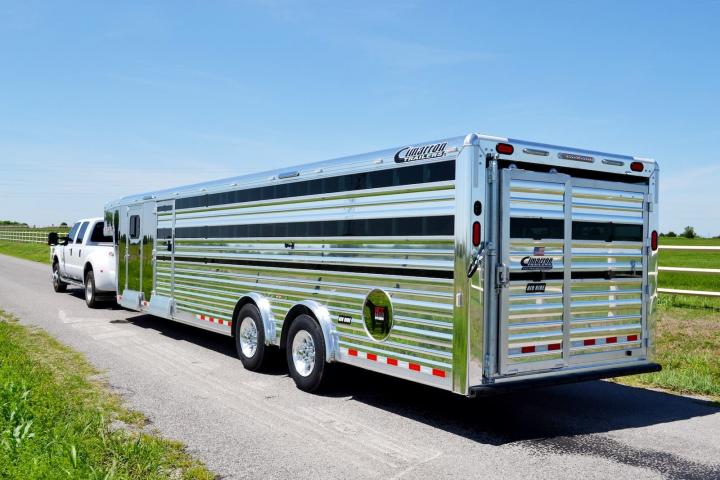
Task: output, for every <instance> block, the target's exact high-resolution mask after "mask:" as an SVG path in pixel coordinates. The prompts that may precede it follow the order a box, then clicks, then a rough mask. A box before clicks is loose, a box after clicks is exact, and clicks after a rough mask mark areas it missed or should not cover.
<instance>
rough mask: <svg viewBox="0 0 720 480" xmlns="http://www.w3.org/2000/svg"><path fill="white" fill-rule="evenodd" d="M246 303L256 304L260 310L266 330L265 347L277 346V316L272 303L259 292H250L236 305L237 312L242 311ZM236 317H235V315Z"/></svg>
mask: <svg viewBox="0 0 720 480" xmlns="http://www.w3.org/2000/svg"><path fill="white" fill-rule="evenodd" d="M246 303H254V304H255V306H256V307H257V308H258V310H260V316H261V317H262V321H263V328H264V329H265V345H277V335H276V333H275V316H274V315H273V313H272V308H271V306H270V301H269V300H268V299H267V298H266V297H265V296H263V295H261V294H259V293H257V292H250V293H248V294H246V295H244V296H243V297H242V298H241V299H240V300H239V301H238V302H237V304H236V305H235V312H234V314H235V315H236V314H237V312H239V311H240V309H241V308H242V307H243V306H244V305H245V304H246ZM233 317H234V315H233Z"/></svg>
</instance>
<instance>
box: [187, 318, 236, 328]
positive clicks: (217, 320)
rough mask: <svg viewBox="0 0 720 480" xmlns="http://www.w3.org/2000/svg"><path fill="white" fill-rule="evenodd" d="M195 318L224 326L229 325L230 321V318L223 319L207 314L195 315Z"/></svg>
mask: <svg viewBox="0 0 720 480" xmlns="http://www.w3.org/2000/svg"><path fill="white" fill-rule="evenodd" d="M195 318H197V319H198V320H202V321H203V322H210V323H217V324H218V325H223V326H226V327H231V326H232V322H231V321H230V320H223V319H222V318H216V317H209V316H207V315H195Z"/></svg>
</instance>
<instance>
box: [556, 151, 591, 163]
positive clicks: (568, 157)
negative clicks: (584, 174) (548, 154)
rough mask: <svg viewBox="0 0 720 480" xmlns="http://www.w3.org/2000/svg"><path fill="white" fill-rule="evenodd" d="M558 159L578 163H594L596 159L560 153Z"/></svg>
mask: <svg viewBox="0 0 720 480" xmlns="http://www.w3.org/2000/svg"><path fill="white" fill-rule="evenodd" d="M558 157H559V158H562V159H563V160H574V161H576V162H585V163H593V162H594V161H595V159H594V158H593V157H590V156H588V155H578V154H577V153H558Z"/></svg>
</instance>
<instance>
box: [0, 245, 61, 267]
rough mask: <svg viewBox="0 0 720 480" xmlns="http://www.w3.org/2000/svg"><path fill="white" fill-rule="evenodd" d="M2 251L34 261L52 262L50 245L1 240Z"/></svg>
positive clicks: (0, 249)
mask: <svg viewBox="0 0 720 480" xmlns="http://www.w3.org/2000/svg"><path fill="white" fill-rule="evenodd" d="M0 253H2V254H5V255H12V256H13V257H18V258H24V259H26V260H32V261H34V262H43V263H50V247H48V246H47V245H42V244H39V243H14V242H0Z"/></svg>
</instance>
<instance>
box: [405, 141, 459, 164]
mask: <svg viewBox="0 0 720 480" xmlns="http://www.w3.org/2000/svg"><path fill="white" fill-rule="evenodd" d="M445 147H447V142H442V143H433V144H432V145H425V146H423V147H405V148H402V149H400V150H398V151H397V153H396V154H395V162H396V163H405V162H414V161H415V160H427V159H428V158H438V157H442V156H443V155H445Z"/></svg>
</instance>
